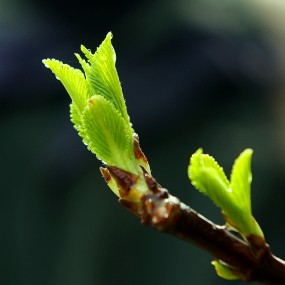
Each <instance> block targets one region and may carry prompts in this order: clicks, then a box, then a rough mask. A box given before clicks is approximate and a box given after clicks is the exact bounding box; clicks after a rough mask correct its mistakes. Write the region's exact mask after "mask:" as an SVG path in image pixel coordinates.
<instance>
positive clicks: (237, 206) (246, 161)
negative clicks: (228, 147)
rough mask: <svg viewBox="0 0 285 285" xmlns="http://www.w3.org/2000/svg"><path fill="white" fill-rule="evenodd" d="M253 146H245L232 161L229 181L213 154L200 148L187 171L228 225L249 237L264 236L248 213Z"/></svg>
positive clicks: (194, 184) (249, 210) (196, 186)
mask: <svg viewBox="0 0 285 285" xmlns="http://www.w3.org/2000/svg"><path fill="white" fill-rule="evenodd" d="M251 156H252V150H250V149H246V150H245V151H244V152H243V153H242V154H241V155H240V156H239V157H238V158H237V159H236V161H235V163H234V166H233V170H232V174H231V182H229V181H228V179H227V177H226V175H225V173H224V171H223V169H222V168H221V167H220V166H219V165H218V163H217V162H216V161H215V160H214V158H213V157H211V156H209V155H206V154H203V152H202V150H201V149H199V150H197V151H196V153H194V154H193V155H192V157H191V159H190V165H189V167H188V175H189V178H190V180H191V182H192V184H193V186H194V187H195V188H196V189H198V190H199V191H200V192H202V193H203V194H204V195H206V196H208V197H209V198H210V199H211V200H212V201H213V202H214V203H215V204H216V205H217V206H218V207H219V208H220V209H221V210H222V214H223V216H224V218H225V220H226V222H227V224H228V225H229V226H231V227H232V228H234V229H236V230H237V231H239V232H240V234H241V235H243V236H245V237H249V236H250V235H252V234H253V235H257V236H260V237H263V233H262V230H261V229H260V227H259V225H258V223H257V222H256V221H255V219H254V217H253V216H252V213H251V199H250V184H251V170H250V163H251Z"/></svg>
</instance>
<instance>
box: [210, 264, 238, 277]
mask: <svg viewBox="0 0 285 285" xmlns="http://www.w3.org/2000/svg"><path fill="white" fill-rule="evenodd" d="M211 263H212V265H214V267H215V270H216V273H217V275H218V276H220V277H222V278H224V279H226V280H237V279H239V277H238V276H237V275H235V274H234V272H233V270H232V269H231V268H230V267H229V266H228V265H226V264H224V263H223V262H222V261H220V260H214V261H212V262H211Z"/></svg>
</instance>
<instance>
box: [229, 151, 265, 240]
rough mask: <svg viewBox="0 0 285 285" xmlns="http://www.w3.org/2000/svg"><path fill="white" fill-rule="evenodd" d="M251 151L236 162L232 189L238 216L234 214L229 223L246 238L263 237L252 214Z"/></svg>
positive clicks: (243, 153)
mask: <svg viewBox="0 0 285 285" xmlns="http://www.w3.org/2000/svg"><path fill="white" fill-rule="evenodd" d="M252 153H253V151H252V150H251V149H246V150H244V151H243V152H242V153H241V154H240V155H239V157H238V158H237V159H236V160H235V163H234V165H233V169H232V173H231V189H232V199H233V203H234V204H235V205H236V206H237V208H238V214H232V215H231V217H229V218H230V220H229V223H230V224H231V225H232V226H234V227H235V228H236V229H238V230H240V231H241V232H242V234H244V235H245V236H249V235H250V234H255V235H258V236H261V237H263V233H262V230H261V229H260V227H259V225H258V224H257V222H256V221H255V219H254V217H253V216H252V212H251V195H250V191H251V187H250V186H251V180H252V174H251V157H252Z"/></svg>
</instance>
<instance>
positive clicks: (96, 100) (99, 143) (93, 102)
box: [83, 95, 138, 174]
mask: <svg viewBox="0 0 285 285" xmlns="http://www.w3.org/2000/svg"><path fill="white" fill-rule="evenodd" d="M83 128H84V130H85V133H86V137H87V138H88V139H87V140H88V149H89V150H91V151H92V152H93V153H94V154H96V156H97V157H98V158H99V159H100V160H102V161H104V162H105V163H106V164H107V165H109V166H116V167H118V168H120V169H123V170H125V171H129V172H132V173H135V174H136V173H137V171H138V169H137V167H136V163H135V157H134V153H133V132H132V129H131V128H130V126H129V125H128V124H126V123H125V121H124V119H123V117H122V116H121V114H120V113H119V111H118V110H117V109H115V107H114V106H113V104H112V103H110V102H109V101H108V100H107V99H106V98H104V97H103V96H101V95H95V96H93V97H91V98H90V99H89V100H88V106H87V107H86V108H85V110H84V113H83Z"/></svg>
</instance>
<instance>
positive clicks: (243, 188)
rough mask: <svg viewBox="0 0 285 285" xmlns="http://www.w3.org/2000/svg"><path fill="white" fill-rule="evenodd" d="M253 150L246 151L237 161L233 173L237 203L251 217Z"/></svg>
mask: <svg viewBox="0 0 285 285" xmlns="http://www.w3.org/2000/svg"><path fill="white" fill-rule="evenodd" d="M252 153H253V151H252V150H251V149H246V150H244V151H243V152H242V153H241V154H240V156H239V157H238V158H237V159H236V160H235V163H234V165H233V168H232V173H231V189H232V195H233V197H234V199H235V203H236V204H237V205H239V208H240V209H241V210H242V211H243V212H247V213H248V214H250V215H251V199H250V185H251V180H252V175H251V167H250V165H251V157H252Z"/></svg>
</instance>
